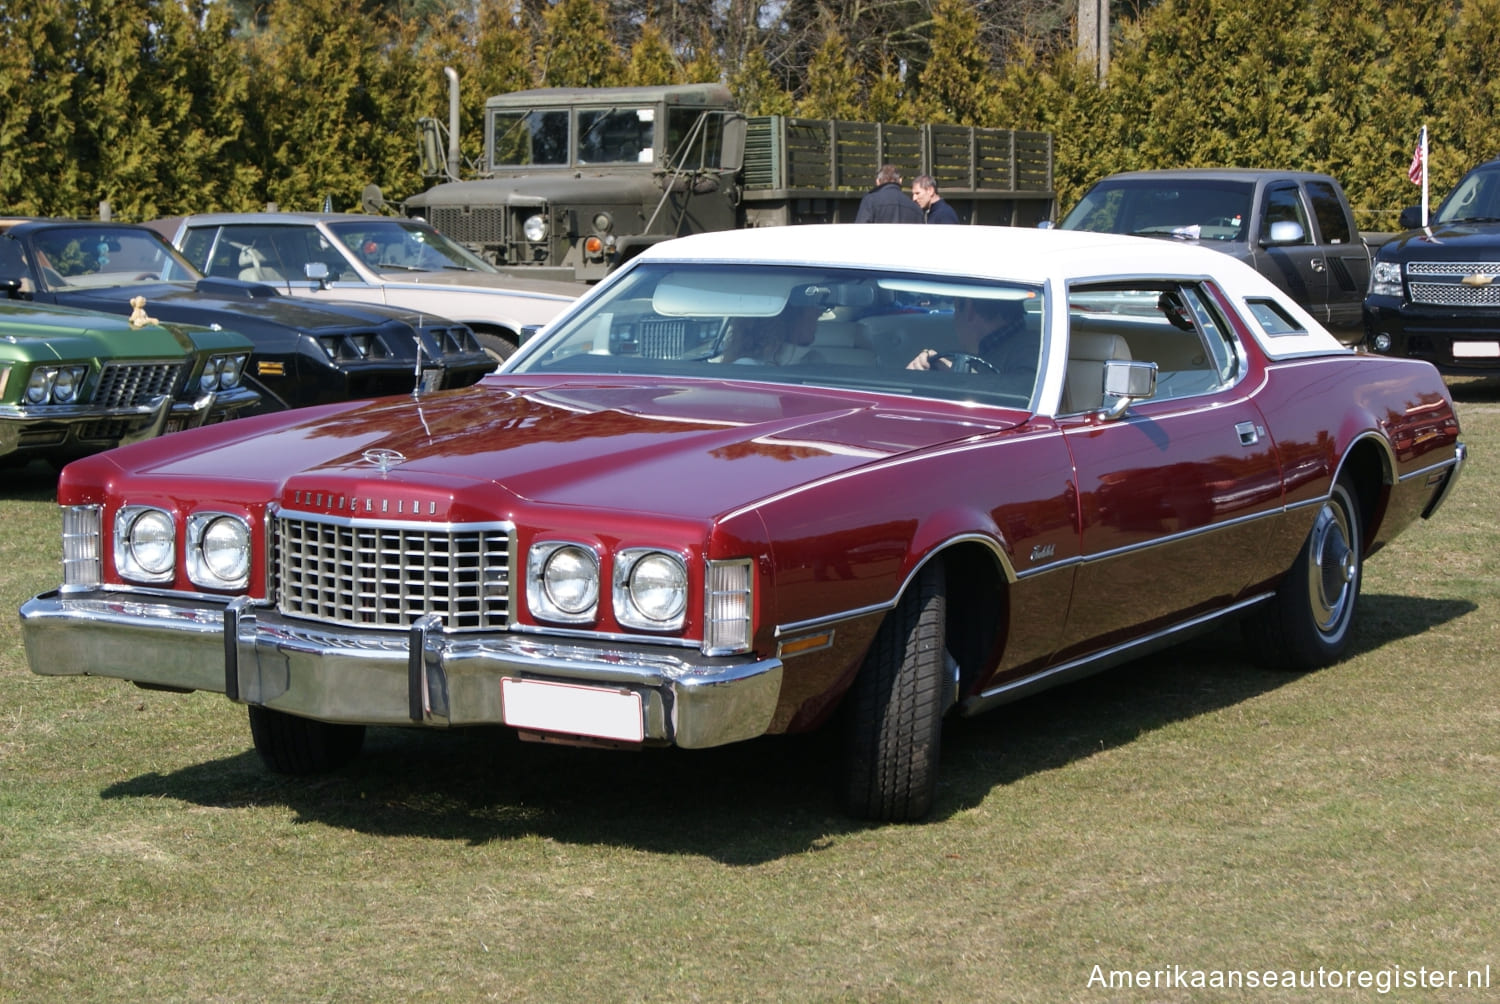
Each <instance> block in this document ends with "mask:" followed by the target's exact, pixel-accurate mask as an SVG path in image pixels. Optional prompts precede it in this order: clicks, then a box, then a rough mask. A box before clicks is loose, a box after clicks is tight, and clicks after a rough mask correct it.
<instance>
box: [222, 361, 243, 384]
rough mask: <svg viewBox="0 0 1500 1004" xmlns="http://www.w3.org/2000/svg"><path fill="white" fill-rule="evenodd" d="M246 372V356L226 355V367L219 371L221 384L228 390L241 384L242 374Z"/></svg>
mask: <svg viewBox="0 0 1500 1004" xmlns="http://www.w3.org/2000/svg"><path fill="white" fill-rule="evenodd" d="M244 372H245V357H244V356H225V357H224V368H223V369H222V370H220V371H219V386H220V387H222V388H224V389H225V390H228V389H229V388H231V387H238V386H239V385H240V376H241V375H242V374H243V373H244Z"/></svg>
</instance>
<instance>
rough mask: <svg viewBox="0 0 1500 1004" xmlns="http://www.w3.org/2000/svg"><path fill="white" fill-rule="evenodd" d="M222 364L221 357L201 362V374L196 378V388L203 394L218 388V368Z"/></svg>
mask: <svg viewBox="0 0 1500 1004" xmlns="http://www.w3.org/2000/svg"><path fill="white" fill-rule="evenodd" d="M223 365H224V360H222V359H210V360H208V361H207V362H205V363H204V364H203V375H202V376H200V377H199V378H198V388H199V389H200V390H202V391H203V392H204V393H205V394H206V393H208V392H209V391H211V390H218V389H219V370H220V368H221V367H222V366H223Z"/></svg>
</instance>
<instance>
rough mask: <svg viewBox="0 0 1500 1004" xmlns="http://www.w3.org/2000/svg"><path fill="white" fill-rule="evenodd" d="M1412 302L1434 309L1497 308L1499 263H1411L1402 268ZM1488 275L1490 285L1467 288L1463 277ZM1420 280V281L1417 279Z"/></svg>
mask: <svg viewBox="0 0 1500 1004" xmlns="http://www.w3.org/2000/svg"><path fill="white" fill-rule="evenodd" d="M1406 275H1407V284H1408V288H1409V289H1410V291H1411V302H1412V303H1427V304H1432V305H1433V306H1438V307H1500V263H1497V262H1492V261H1491V262H1482V261H1481V262H1464V261H1414V262H1410V263H1409V264H1408V265H1407V266H1406ZM1471 275H1474V276H1480V275H1482V276H1490V277H1492V278H1493V279H1494V282H1493V283H1491V284H1490V285H1468V284H1466V283H1464V282H1463V279H1464V277H1466V276H1471ZM1419 276H1420V277H1421V278H1420V279H1419V278H1418V277H1419Z"/></svg>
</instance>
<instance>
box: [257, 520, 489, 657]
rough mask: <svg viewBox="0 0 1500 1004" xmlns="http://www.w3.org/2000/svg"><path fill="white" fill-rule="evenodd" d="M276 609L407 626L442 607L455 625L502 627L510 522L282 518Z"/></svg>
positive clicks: (329, 619) (367, 624)
mask: <svg viewBox="0 0 1500 1004" xmlns="http://www.w3.org/2000/svg"><path fill="white" fill-rule="evenodd" d="M275 525H276V540H275V545H274V550H273V555H272V557H273V561H274V566H275V576H276V608H277V609H278V610H279V611H281V613H283V614H285V615H286V616H288V617H303V618H307V619H310V620H316V621H324V622H326V623H330V624H347V625H350V626H353V627H361V628H393V629H401V628H407V627H410V626H411V625H412V623H413V622H415V621H416V620H417V619H418V618H420V617H423V616H425V615H427V614H436V615H438V616H439V617H441V618H442V620H443V626H444V628H445V629H447V630H449V631H484V630H503V629H504V628H505V627H506V625H507V623H508V621H509V615H510V535H509V533H507V531H506V530H505V529H504V528H503V527H499V526H494V525H491V524H482V525H460V526H449V525H434V526H431V527H423V526H420V525H414V524H411V523H391V522H380V521H360V520H347V519H342V518H330V517H318V516H312V515H309V514H299V513H283V514H282V515H280V516H278V517H277V518H276V523H275Z"/></svg>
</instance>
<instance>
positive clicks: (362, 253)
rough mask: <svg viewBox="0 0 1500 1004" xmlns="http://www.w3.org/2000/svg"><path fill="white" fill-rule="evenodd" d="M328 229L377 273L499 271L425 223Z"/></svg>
mask: <svg viewBox="0 0 1500 1004" xmlns="http://www.w3.org/2000/svg"><path fill="white" fill-rule="evenodd" d="M328 229H329V231H330V232H331V233H332V234H333V235H334V236H335V237H337V238H338V239H339V243H341V244H343V245H344V247H346V248H348V249H349V251H350V253H352V254H354V255H356V256H358V257H359V259H360V260H361V261H363V262H364V263H365V264H366V265H368V266H370V267H371V268H373V269H376V270H377V271H381V270H394V271H405V272H444V271H460V272H497V271H498V270H497V269H496V268H494V267H493V266H491V265H490V264H488V263H487V262H485V261H483V260H481V259H480V258H478V257H477V256H476V255H474V253H473V252H471V251H469V249H468V248H465V247H463V246H462V245H460V244H456V243H454V242H453V241H451V240H449V239H448V238H446V237H444V236H443V235H442V234H440V233H438V232H437V231H436V230H434V229H433V228H432V227H430V226H427V225H425V224H422V223H417V222H412V221H405V220H396V219H390V220H361V221H358V222H350V223H330V224H328Z"/></svg>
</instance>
